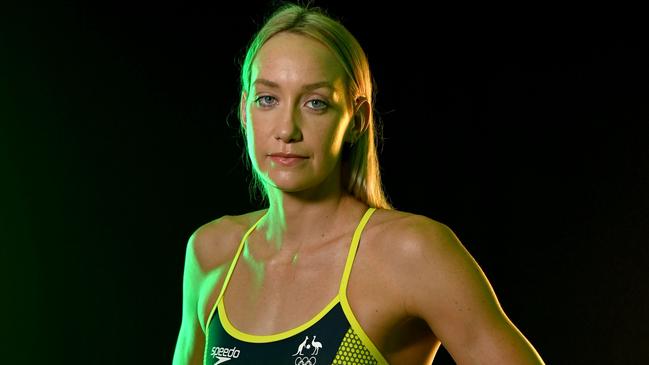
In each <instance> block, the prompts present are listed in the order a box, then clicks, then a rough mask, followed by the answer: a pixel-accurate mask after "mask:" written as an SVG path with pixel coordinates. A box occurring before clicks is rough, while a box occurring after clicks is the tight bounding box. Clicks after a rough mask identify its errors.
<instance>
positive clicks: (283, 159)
mask: <svg viewBox="0 0 649 365" xmlns="http://www.w3.org/2000/svg"><path fill="white" fill-rule="evenodd" d="M268 157H270V159H271V160H272V161H273V162H275V163H276V164H278V165H282V166H286V167H290V166H295V165H297V164H299V163H301V162H302V161H304V160H306V159H307V158H308V157H307V156H302V155H296V154H293V153H271V154H269V155H268Z"/></svg>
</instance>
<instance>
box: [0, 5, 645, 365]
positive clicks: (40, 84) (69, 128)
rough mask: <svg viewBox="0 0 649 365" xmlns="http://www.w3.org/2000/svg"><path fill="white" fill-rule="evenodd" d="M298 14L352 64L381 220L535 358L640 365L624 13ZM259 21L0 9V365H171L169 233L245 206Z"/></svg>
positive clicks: (195, 8) (641, 139)
mask: <svg viewBox="0 0 649 365" xmlns="http://www.w3.org/2000/svg"><path fill="white" fill-rule="evenodd" d="M316 5H321V6H323V7H325V8H327V9H328V10H329V11H330V12H331V13H332V14H333V15H334V16H336V17H338V18H339V19H341V20H342V22H343V23H344V24H346V25H347V27H348V28H349V29H350V30H351V31H352V33H354V34H355V35H356V36H357V38H358V39H359V41H360V42H361V44H362V45H363V46H364V48H365V50H366V52H367V54H368V57H369V59H370V64H371V66H372V70H373V72H374V76H375V79H376V81H377V84H378V89H377V90H378V96H377V105H376V107H377V110H378V113H379V115H380V117H381V119H382V121H383V123H384V129H383V131H384V135H385V137H386V139H385V141H384V143H383V149H382V151H381V155H380V158H381V161H382V166H383V177H384V183H385V186H386V189H387V192H388V195H389V196H390V198H391V200H392V202H393V203H394V204H395V206H396V207H397V208H398V209H400V210H406V211H410V212H415V213H419V214H424V215H427V216H429V217H431V218H433V219H436V220H438V221H441V222H443V223H445V224H447V225H449V226H450V227H451V228H452V229H453V230H454V231H455V232H456V234H457V235H458V237H459V238H460V240H461V241H462V242H463V243H464V244H465V246H466V247H467V248H468V249H469V251H470V252H471V253H472V254H473V256H474V257H475V258H476V260H477V261H478V262H479V263H480V265H481V267H482V268H483V270H484V271H485V273H486V274H487V276H488V277H489V279H490V281H491V283H492V285H493V286H494V289H495V291H496V294H497V295H498V297H499V299H500V302H501V304H502V306H503V308H504V309H505V311H506V312H507V313H508V315H509V316H510V318H511V319H512V320H513V322H514V323H515V324H516V325H517V326H518V327H519V328H520V329H521V331H522V332H523V333H524V334H525V335H526V336H527V338H528V339H529V340H530V341H531V342H532V343H533V344H534V346H535V347H536V348H537V350H538V351H539V353H540V354H541V355H542V356H543V358H544V359H545V360H546V362H547V363H548V364H591V363H598V364H646V363H647V362H649V350H648V347H647V343H649V331H648V330H647V323H649V320H648V319H649V318H648V315H647V308H648V306H649V293H648V289H647V288H648V284H649V283H648V281H649V280H648V278H649V275H647V274H648V273H647V265H648V263H649V248H648V243H649V189H647V188H648V187H649V144H648V143H647V129H648V128H647V123H648V121H649V119H648V118H647V117H648V114H649V113H648V112H647V100H648V99H647V97H648V96H649V95H648V94H649V92H648V89H647V85H648V83H647V82H648V81H649V77H648V75H649V73H648V72H647V64H649V51H648V46H647V39H646V37H644V36H643V34H644V33H643V32H642V31H643V30H644V29H642V24H643V23H642V19H636V16H637V15H638V14H639V13H638V12H637V11H634V9H624V10H623V11H620V12H614V11H612V9H601V11H598V12H592V10H593V9H574V10H571V11H568V9H566V8H565V7H562V8H548V7H545V8H542V7H540V6H539V7H538V8H535V7H533V6H529V8H522V7H520V6H518V7H503V8H493V7H490V8H486V7H485V8H469V7H468V5H467V6H458V8H455V9H450V8H442V7H434V6H429V7H427V8H422V7H421V5H417V4H416V3H412V4H408V3H404V4H400V5H399V6H395V5H394V4H387V3H386V4H385V5H377V4H375V3H374V2H358V3H354V5H349V4H345V3H342V2H340V3H339V2H324V1H320V2H317V1H316ZM270 9H271V6H270V4H269V3H267V2H238V3H236V4H235V3H221V4H212V5H203V4H199V3H191V2H183V3H182V4H181V3H180V2H178V3H175V4H162V3H149V4H146V3H139V4H137V5H134V4H132V3H123V4H119V3H110V4H108V3H105V4H101V5H99V4H95V3H93V4H92V5H90V4H83V3H81V2H79V3H70V2H68V3H66V4H65V5H56V6H47V7H45V6H36V5H31V6H28V5H22V6H20V7H15V8H12V9H11V11H3V15H2V16H3V17H4V19H3V21H2V23H1V25H0V31H1V32H0V35H1V38H0V42H1V43H0V47H1V48H0V66H1V67H2V68H1V69H0V93H1V94H0V97H1V99H0V100H1V101H0V106H1V109H0V122H1V123H0V162H1V166H2V190H1V194H2V203H1V205H2V207H3V208H4V209H2V211H1V212H2V231H3V232H2V233H3V235H2V244H1V245H0V247H1V249H2V261H3V265H2V267H3V270H2V284H3V285H2V288H3V299H2V301H3V306H6V310H4V311H3V312H4V313H5V314H6V315H7V317H6V318H5V319H4V320H3V322H4V323H3V324H2V327H3V331H2V332H3V333H4V334H3V336H6V337H7V339H8V340H9V341H6V340H4V341H3V342H4V344H5V347H4V349H2V351H3V352H5V353H3V354H2V357H3V359H17V360H14V361H13V362H8V363H25V364H36V363H49V364H53V363H62V364H63V363H65V364H70V363H87V364H136V363H137V364H143V363H147V364H158V363H159V364H165V363H170V361H171V356H172V352H173V348H174V345H175V340H176V337H177V334H178V329H179V326H180V313H181V280H182V268H183V261H184V250H185V245H186V241H187V239H188V237H189V235H190V234H191V233H192V232H193V230H194V229H196V228H197V227H198V226H200V225H202V224H204V223H206V222H208V221H211V220H213V219H215V218H217V217H219V216H221V215H224V214H239V213H243V212H245V211H248V210H251V209H255V208H256V205H255V204H254V203H253V202H251V201H250V200H249V199H248V195H247V192H248V188H247V182H248V172H247V171H246V170H245V167H244V164H243V162H242V161H243V160H242V158H241V156H242V151H241V143H240V142H239V139H238V131H237V128H238V124H237V123H238V121H237V120H236V115H235V114H233V113H234V110H235V107H236V106H235V104H236V101H237V99H238V94H237V91H238V84H237V77H238V71H239V69H238V64H239V60H240V58H241V57H242V56H243V53H242V52H243V48H244V46H245V45H246V44H247V42H248V40H249V39H250V37H251V36H252V35H253V33H254V31H255V30H256V29H257V27H258V25H259V24H261V23H262V21H263V18H264V16H265V15H266V14H267V13H268V11H270ZM3 362H4V361H3ZM446 363H452V360H451V359H450V357H449V355H448V354H446V353H445V352H444V351H440V353H439V354H438V358H437V359H436V361H435V364H446Z"/></svg>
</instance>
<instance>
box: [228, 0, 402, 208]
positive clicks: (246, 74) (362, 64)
mask: <svg viewBox="0 0 649 365" xmlns="http://www.w3.org/2000/svg"><path fill="white" fill-rule="evenodd" d="M280 32H289V33H294V34H299V35H303V36H307V37H310V38H312V39H315V40H317V41H320V42H321V43H322V44H324V45H325V46H327V47H328V48H329V49H330V50H331V52H332V53H333V54H334V55H335V57H336V58H337V59H338V61H340V63H341V65H342V66H343V68H344V70H345V73H346V76H347V89H348V93H349V95H348V97H349V98H348V100H350V102H351V103H354V101H356V100H359V99H360V98H364V99H365V100H366V101H367V103H368V104H369V113H368V114H367V118H359V119H361V120H356V123H360V129H359V132H360V133H359V135H358V139H357V140H355V141H354V143H353V144H348V145H347V146H346V147H345V148H344V149H343V154H342V184H343V187H344V188H345V189H346V190H347V191H348V192H349V193H350V194H352V195H353V196H355V197H356V198H357V199H359V200H361V201H363V202H364V203H365V204H367V205H369V206H371V207H376V208H383V209H392V205H391V204H390V203H389V202H388V199H387V197H386V195H385V193H384V191H383V186H382V184H381V174H380V166H379V161H378V155H377V148H376V146H377V140H378V137H377V125H375V123H376V121H375V118H374V91H373V83H374V82H373V79H372V76H371V73H370V67H369V63H368V61H367V56H366V55H365V52H364V51H363V49H362V48H361V46H360V44H359V43H358V41H357V40H356V38H355V37H354V36H353V35H352V34H351V33H350V32H349V31H348V30H347V29H346V28H345V27H344V26H343V25H342V24H341V23H339V22H338V21H336V20H334V19H332V18H331V17H329V16H328V15H327V14H325V13H324V11H323V10H321V9H319V8H316V7H309V6H301V5H296V4H290V3H289V4H285V5H283V6H281V7H280V8H278V9H277V10H275V12H274V13H273V14H272V15H271V16H270V17H269V18H268V20H267V21H266V22H265V23H264V25H263V26H262V27H261V29H260V30H259V31H258V32H257V33H256V34H255V36H254V37H253V39H252V41H251V43H250V45H249V47H248V49H247V52H246V55H245V59H244V62H243V65H242V67H241V101H240V102H241V103H243V101H244V95H247V94H248V92H249V91H250V83H251V80H250V78H251V72H252V63H253V61H254V59H255V57H256V56H257V53H258V52H259V50H260V49H261V47H262V46H263V45H264V44H265V43H266V42H267V41H268V40H269V39H270V38H271V37H273V36H274V35H276V34H278V33H280ZM241 107H242V106H241V105H240V107H239V113H241V112H240V111H241ZM350 107H351V106H350ZM365 119H367V120H365ZM239 120H240V122H241V129H242V134H243V135H244V137H245V133H246V132H245V129H244V121H243V120H242V116H241V114H239ZM245 140H246V138H244V141H245ZM246 150H247V151H249V149H248V148H246ZM248 158H249V159H252V158H254V157H253V156H251V155H250V152H248ZM252 170H253V186H252V188H253V190H257V191H259V192H260V193H261V194H262V197H263V198H264V199H266V198H267V195H268V194H267V192H266V187H265V186H264V184H263V182H262V181H263V180H262V179H261V176H260V175H259V171H257V170H256V169H255V168H254V164H253V168H252Z"/></svg>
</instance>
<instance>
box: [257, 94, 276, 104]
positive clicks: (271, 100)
mask: <svg viewBox="0 0 649 365" xmlns="http://www.w3.org/2000/svg"><path fill="white" fill-rule="evenodd" d="M255 103H256V104H257V105H259V106H261V107H269V106H273V105H275V97H273V96H270V95H262V96H260V97H258V98H257V99H256V100H255Z"/></svg>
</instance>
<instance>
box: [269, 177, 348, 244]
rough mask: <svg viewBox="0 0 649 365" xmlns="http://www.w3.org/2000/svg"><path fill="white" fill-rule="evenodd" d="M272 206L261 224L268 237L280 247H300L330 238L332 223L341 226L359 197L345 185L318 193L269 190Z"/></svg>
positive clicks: (333, 225) (270, 205)
mask: <svg viewBox="0 0 649 365" xmlns="http://www.w3.org/2000/svg"><path fill="white" fill-rule="evenodd" d="M268 200H269V203H270V204H269V207H268V212H267V213H266V216H265V217H264V218H263V219H262V221H261V222H260V224H259V227H260V228H262V229H263V230H265V236H266V240H267V241H268V242H272V243H273V244H274V246H275V248H276V249H277V250H280V249H288V250H296V249H297V248H298V247H300V246H302V245H303V244H309V243H313V242H314V240H319V239H326V238H327V237H326V236H327V235H328V233H330V232H331V231H332V229H331V227H336V226H340V224H339V223H340V222H341V221H340V220H341V218H342V219H345V217H344V216H343V215H342V214H341V213H342V212H345V211H348V210H349V209H348V207H349V206H350V203H352V202H353V201H354V200H355V198H353V197H352V196H351V195H349V194H348V193H346V192H343V191H342V190H341V189H336V190H334V191H330V192H326V193H325V192H322V191H320V194H318V196H313V195H310V196H306V195H305V194H304V193H287V192H283V191H281V190H278V189H272V190H271V191H269V196H268Z"/></svg>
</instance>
